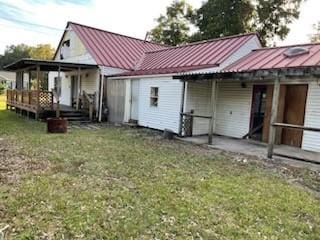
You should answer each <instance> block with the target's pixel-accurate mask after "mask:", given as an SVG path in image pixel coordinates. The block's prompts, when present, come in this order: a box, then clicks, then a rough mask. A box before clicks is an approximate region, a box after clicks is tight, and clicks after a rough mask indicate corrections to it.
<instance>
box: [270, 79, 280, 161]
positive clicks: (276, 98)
mask: <svg viewBox="0 0 320 240" xmlns="http://www.w3.org/2000/svg"><path fill="white" fill-rule="evenodd" d="M279 96H280V79H279V78H277V79H276V80H275V82H274V87H273V97H272V108H271V117H270V127H269V143H268V158H270V159H271V158H272V156H273V149H274V143H275V140H276V127H275V126H273V124H274V123H276V121H277V117H278V106H279Z"/></svg>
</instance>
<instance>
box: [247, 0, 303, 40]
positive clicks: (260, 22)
mask: <svg viewBox="0 0 320 240" xmlns="http://www.w3.org/2000/svg"><path fill="white" fill-rule="evenodd" d="M255 2H256V3H257V4H256V5H255V11H254V18H253V24H252V28H251V30H253V31H256V32H258V33H259V34H260V37H261V40H262V43H263V44H264V45H266V44H267V43H271V42H272V40H273V39H274V37H279V38H280V39H281V40H283V39H284V38H285V37H286V36H287V35H288V33H289V32H290V29H289V24H290V23H292V22H293V20H295V19H298V18H299V15H300V5H301V2H302V0H270V1H266V0H255Z"/></svg>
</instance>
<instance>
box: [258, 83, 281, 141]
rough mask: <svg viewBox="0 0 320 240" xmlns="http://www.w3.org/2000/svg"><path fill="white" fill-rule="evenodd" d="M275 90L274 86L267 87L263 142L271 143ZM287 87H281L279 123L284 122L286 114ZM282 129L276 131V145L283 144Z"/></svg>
mask: <svg viewBox="0 0 320 240" xmlns="http://www.w3.org/2000/svg"><path fill="white" fill-rule="evenodd" d="M273 88H274V85H268V87H267V96H266V98H267V100H266V111H265V115H264V121H263V131H262V141H263V142H266V143H267V142H268V141H269V130H270V120H271V108H272V98H273ZM286 91H287V87H286V85H281V87H280V96H279V107H278V113H277V114H278V116H277V122H279V123H282V122H283V114H284V105H285V96H286ZM281 136H282V129H280V128H278V129H276V140H275V143H276V144H281V141H282V137H281Z"/></svg>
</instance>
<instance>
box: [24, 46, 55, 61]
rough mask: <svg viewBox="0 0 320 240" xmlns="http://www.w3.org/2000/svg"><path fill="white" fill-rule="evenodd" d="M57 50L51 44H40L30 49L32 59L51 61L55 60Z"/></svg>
mask: <svg viewBox="0 0 320 240" xmlns="http://www.w3.org/2000/svg"><path fill="white" fill-rule="evenodd" d="M54 52H55V49H54V48H53V47H51V45H50V44H38V45H37V46H35V47H30V50H29V53H30V57H31V58H35V59H44V60H50V59H52V58H53V55H54Z"/></svg>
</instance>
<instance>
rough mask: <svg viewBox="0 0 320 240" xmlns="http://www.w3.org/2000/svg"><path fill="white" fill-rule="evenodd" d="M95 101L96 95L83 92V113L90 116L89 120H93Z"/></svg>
mask: <svg viewBox="0 0 320 240" xmlns="http://www.w3.org/2000/svg"><path fill="white" fill-rule="evenodd" d="M94 99H95V94H88V93H87V92H85V91H83V94H82V111H84V112H86V113H88V114H89V119H90V120H91V121H92V120H93V111H94V105H95V104H94Z"/></svg>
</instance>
